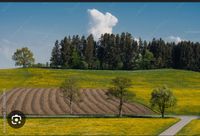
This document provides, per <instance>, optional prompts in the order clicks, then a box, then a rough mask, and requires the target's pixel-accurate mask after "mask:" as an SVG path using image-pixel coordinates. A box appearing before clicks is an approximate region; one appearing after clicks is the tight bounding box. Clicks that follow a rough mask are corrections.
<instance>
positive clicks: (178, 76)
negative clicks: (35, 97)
mask: <svg viewBox="0 0 200 136" xmlns="http://www.w3.org/2000/svg"><path fill="white" fill-rule="evenodd" d="M68 76H74V77H76V78H77V80H78V81H79V85H80V87H82V88H108V87H109V86H110V82H111V79H113V78H115V77H116V76H125V77H129V78H131V79H132V82H133V86H132V88H130V90H132V91H134V92H135V93H136V95H137V96H136V98H135V100H136V101H138V102H140V103H142V104H144V105H147V106H149V99H150V94H151V92H152V90H153V88H155V87H158V86H161V85H164V84H165V85H167V86H168V87H169V88H171V90H172V91H173V92H174V94H175V95H176V97H177V99H178V103H177V106H176V107H174V108H173V109H172V108H171V109H169V110H167V113H168V114H200V103H199V101H200V73H199V72H193V71H185V70H174V69H158V70H137V71H121V70H116V71H112V70H58V69H39V68H26V69H22V68H19V69H5V70H0V89H3V88H7V89H11V88H14V87H35V88H37V87H41V88H45V87H46V88H48V87H59V86H60V84H61V82H62V81H64V79H65V78H67V77H68Z"/></svg>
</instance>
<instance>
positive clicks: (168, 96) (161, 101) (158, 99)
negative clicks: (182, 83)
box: [150, 86, 177, 118]
mask: <svg viewBox="0 0 200 136" xmlns="http://www.w3.org/2000/svg"><path fill="white" fill-rule="evenodd" d="M176 102H177V100H176V97H175V96H174V95H173V92H172V91H171V90H170V89H169V88H168V87H167V86H162V87H158V88H155V89H154V90H153V91H152V93H151V99H150V103H151V106H152V108H154V107H156V108H158V110H159V111H160V113H161V115H162V118H164V114H165V110H166V108H170V107H172V106H175V104H176Z"/></svg>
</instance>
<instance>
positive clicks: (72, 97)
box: [60, 77, 81, 114]
mask: <svg viewBox="0 0 200 136" xmlns="http://www.w3.org/2000/svg"><path fill="white" fill-rule="evenodd" d="M60 89H61V91H62V93H63V97H64V98H65V100H66V102H67V101H68V102H69V106H70V114H72V113H73V103H76V102H79V101H80V100H81V93H80V89H79V86H78V84H77V80H76V79H75V78H73V77H69V78H67V79H65V80H64V82H63V83H62V84H61V86H60Z"/></svg>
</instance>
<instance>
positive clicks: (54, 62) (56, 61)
mask: <svg viewBox="0 0 200 136" xmlns="http://www.w3.org/2000/svg"><path fill="white" fill-rule="evenodd" d="M50 62H51V64H50V65H51V67H55V68H58V67H60V66H61V51H60V45H59V42H58V40H56V42H55V46H54V47H53V49H52V53H51V59H50Z"/></svg>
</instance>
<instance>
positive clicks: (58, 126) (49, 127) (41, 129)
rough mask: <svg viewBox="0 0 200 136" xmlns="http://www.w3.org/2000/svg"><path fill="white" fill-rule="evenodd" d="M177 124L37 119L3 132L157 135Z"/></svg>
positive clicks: (148, 120) (168, 121) (149, 120)
mask: <svg viewBox="0 0 200 136" xmlns="http://www.w3.org/2000/svg"><path fill="white" fill-rule="evenodd" d="M177 121H178V119H175V118H168V119H161V118H159V119H156V118H143V119H142V118H74V119H73V118H51V119H49V118H39V119H38V118H37V119H27V121H26V124H25V125H24V126H23V127H22V128H20V129H13V128H11V127H10V126H8V125H7V126H6V129H5V132H6V133H7V134H8V135H158V134H159V133H161V132H162V131H163V130H165V129H166V128H168V127H169V126H171V125H172V124H174V123H175V122H177ZM2 123H3V121H2V119H1V124H2ZM2 126H3V125H1V127H0V129H1V130H0V132H1V134H3V127H2Z"/></svg>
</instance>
